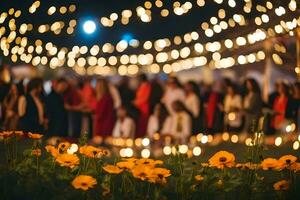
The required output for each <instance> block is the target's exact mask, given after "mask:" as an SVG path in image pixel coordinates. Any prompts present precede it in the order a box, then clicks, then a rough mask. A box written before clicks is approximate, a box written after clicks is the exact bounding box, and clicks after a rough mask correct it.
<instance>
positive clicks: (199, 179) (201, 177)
mask: <svg viewBox="0 0 300 200" xmlns="http://www.w3.org/2000/svg"><path fill="white" fill-rule="evenodd" d="M195 179H196V181H203V179H204V177H203V176H201V175H196V176H195Z"/></svg>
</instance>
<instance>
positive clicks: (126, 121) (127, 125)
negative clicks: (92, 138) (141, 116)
mask: <svg viewBox="0 0 300 200" xmlns="http://www.w3.org/2000/svg"><path fill="white" fill-rule="evenodd" d="M134 135H135V123H134V120H133V118H131V117H130V116H129V114H128V110H127V108H126V107H125V106H121V107H120V108H118V111H117V122H116V124H115V127H114V129H113V137H117V138H134Z"/></svg>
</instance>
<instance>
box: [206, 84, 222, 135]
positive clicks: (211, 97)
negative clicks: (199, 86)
mask: <svg viewBox="0 0 300 200" xmlns="http://www.w3.org/2000/svg"><path fill="white" fill-rule="evenodd" d="M222 88H223V85H222V84H221V82H216V83H215V84H214V86H213V89H212V91H211V92H209V93H208V96H207V100H206V102H205V105H204V107H205V119H204V121H205V129H206V131H208V132H209V133H217V132H221V131H222V130H223V119H224V117H223V112H222V110H221V108H222V103H223V95H222V93H221V91H222Z"/></svg>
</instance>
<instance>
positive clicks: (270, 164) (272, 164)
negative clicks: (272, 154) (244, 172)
mask: <svg viewBox="0 0 300 200" xmlns="http://www.w3.org/2000/svg"><path fill="white" fill-rule="evenodd" d="M261 168H262V169H263V170H270V169H278V160H276V159H275V158H266V159H264V160H263V161H262V162H261Z"/></svg>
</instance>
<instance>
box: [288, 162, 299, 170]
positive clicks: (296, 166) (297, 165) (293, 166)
mask: <svg viewBox="0 0 300 200" xmlns="http://www.w3.org/2000/svg"><path fill="white" fill-rule="evenodd" d="M290 170H292V171H295V172H297V171H300V163H299V162H295V163H293V164H291V167H290Z"/></svg>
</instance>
